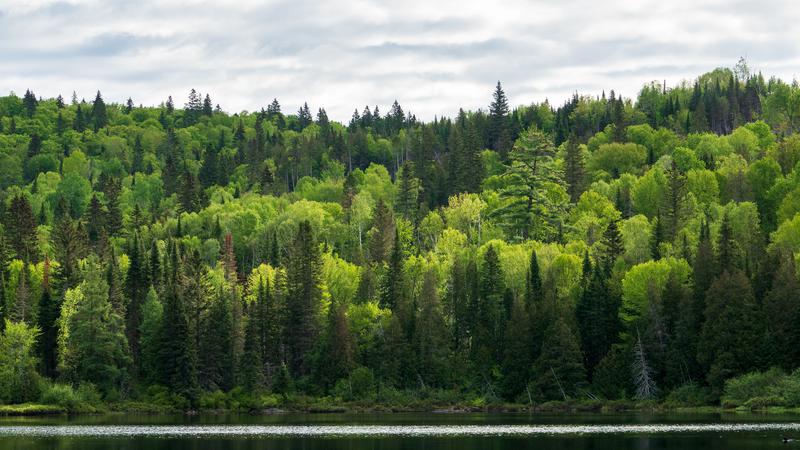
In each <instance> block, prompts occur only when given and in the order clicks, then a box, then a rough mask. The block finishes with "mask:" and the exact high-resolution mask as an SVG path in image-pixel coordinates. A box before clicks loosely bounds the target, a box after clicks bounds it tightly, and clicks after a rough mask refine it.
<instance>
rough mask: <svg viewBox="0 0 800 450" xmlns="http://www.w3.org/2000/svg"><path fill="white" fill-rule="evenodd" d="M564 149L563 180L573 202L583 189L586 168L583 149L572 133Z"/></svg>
mask: <svg viewBox="0 0 800 450" xmlns="http://www.w3.org/2000/svg"><path fill="white" fill-rule="evenodd" d="M564 149H565V151H564V181H566V183H567V193H569V198H570V201H572V202H573V203H575V202H577V201H578V199H579V198H580V197H581V194H583V191H584V189H585V177H586V169H585V163H584V160H583V151H582V150H581V147H580V144H579V143H578V139H577V137H576V136H575V135H574V134H573V135H570V137H569V139H568V140H567V143H566V146H565V147H564Z"/></svg>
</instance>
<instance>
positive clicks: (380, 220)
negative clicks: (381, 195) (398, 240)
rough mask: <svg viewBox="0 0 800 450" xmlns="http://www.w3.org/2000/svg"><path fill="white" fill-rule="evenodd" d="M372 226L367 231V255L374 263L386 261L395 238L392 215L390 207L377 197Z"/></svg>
mask: <svg viewBox="0 0 800 450" xmlns="http://www.w3.org/2000/svg"><path fill="white" fill-rule="evenodd" d="M372 224H373V228H372V230H370V232H369V256H370V260H371V261H373V262H376V263H380V262H383V261H386V258H388V257H389V255H390V254H391V251H392V242H394V238H395V226H394V216H393V215H392V211H391V209H390V208H389V207H388V206H387V205H386V203H384V202H383V199H379V200H378V203H377V205H375V212H374V213H373V218H372Z"/></svg>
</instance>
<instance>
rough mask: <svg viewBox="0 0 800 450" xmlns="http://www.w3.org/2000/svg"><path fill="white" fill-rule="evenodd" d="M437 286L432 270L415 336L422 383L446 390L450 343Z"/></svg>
mask: <svg viewBox="0 0 800 450" xmlns="http://www.w3.org/2000/svg"><path fill="white" fill-rule="evenodd" d="M438 284H439V279H438V276H437V274H436V273H435V272H434V271H433V270H428V271H427V272H425V275H424V276H423V281H422V292H421V293H420V299H419V313H418V314H417V315H416V318H415V320H416V323H415V325H414V336H413V344H414V349H415V350H414V351H415V353H416V355H417V357H418V359H417V367H419V378H420V379H421V383H422V384H424V385H426V386H437V387H438V386H444V385H445V383H447V381H449V380H450V378H451V377H450V373H449V367H450V357H449V355H450V339H449V336H448V330H447V325H446V319H445V316H444V311H443V310H442V305H441V302H440V301H439V292H438Z"/></svg>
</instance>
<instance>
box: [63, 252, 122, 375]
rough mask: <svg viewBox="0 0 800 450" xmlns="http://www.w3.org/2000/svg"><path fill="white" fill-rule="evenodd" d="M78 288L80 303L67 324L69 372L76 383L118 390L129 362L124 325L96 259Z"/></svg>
mask: <svg viewBox="0 0 800 450" xmlns="http://www.w3.org/2000/svg"><path fill="white" fill-rule="evenodd" d="M78 289H79V291H80V294H79V295H80V296H81V301H80V302H78V304H77V308H76V310H75V312H74V313H72V315H71V316H70V318H69V322H68V327H69V333H68V335H67V336H68V340H67V341H66V349H67V350H66V351H67V352H68V355H69V357H67V358H66V359H67V360H68V361H70V362H71V364H70V365H69V366H68V370H67V373H68V374H70V376H71V378H72V379H73V380H82V381H88V382H91V383H95V384H96V385H98V386H100V387H102V388H104V389H105V390H110V389H119V388H120V387H121V386H122V384H123V383H125V382H127V365H128V363H129V361H130V356H129V355H128V343H127V341H126V339H125V324H124V321H123V318H122V317H120V316H119V314H117V313H116V312H115V311H114V308H113V307H112V305H111V302H110V301H109V298H108V283H106V280H105V279H104V276H103V269H102V267H101V266H100V262H99V260H98V258H97V257H96V256H94V255H90V257H89V260H88V262H87V267H86V270H85V272H84V280H83V282H82V283H81V284H80V285H79V287H78Z"/></svg>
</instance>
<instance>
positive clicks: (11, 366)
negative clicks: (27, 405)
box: [0, 320, 40, 403]
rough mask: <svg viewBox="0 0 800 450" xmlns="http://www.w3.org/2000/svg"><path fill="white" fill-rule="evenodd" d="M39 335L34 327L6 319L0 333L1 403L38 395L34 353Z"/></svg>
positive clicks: (23, 399)
mask: <svg viewBox="0 0 800 450" xmlns="http://www.w3.org/2000/svg"><path fill="white" fill-rule="evenodd" d="M38 335H39V329H38V328H36V327H29V326H28V325H27V324H25V323H24V322H11V321H9V320H6V322H5V329H4V330H3V334H2V336H0V400H2V401H3V402H4V403H23V402H28V401H32V400H34V399H36V398H37V396H38V395H39V388H40V386H39V382H40V381H39V374H38V373H37V372H36V364H37V361H36V357H35V356H34V352H33V350H34V344H35V342H36V338H37V336H38Z"/></svg>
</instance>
